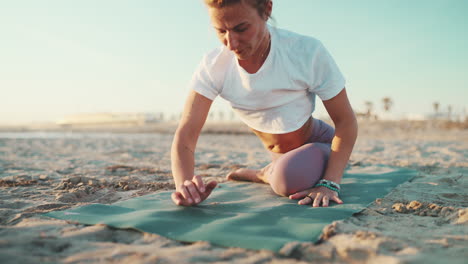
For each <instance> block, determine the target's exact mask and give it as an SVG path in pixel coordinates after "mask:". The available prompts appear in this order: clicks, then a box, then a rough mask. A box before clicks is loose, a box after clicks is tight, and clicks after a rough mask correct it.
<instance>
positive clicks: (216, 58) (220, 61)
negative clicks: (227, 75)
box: [202, 46, 232, 68]
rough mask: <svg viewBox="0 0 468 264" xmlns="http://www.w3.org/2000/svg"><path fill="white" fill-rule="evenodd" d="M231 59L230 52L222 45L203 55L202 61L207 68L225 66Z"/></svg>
mask: <svg viewBox="0 0 468 264" xmlns="http://www.w3.org/2000/svg"><path fill="white" fill-rule="evenodd" d="M231 60H232V53H231V52H229V50H228V49H226V48H225V47H224V46H220V47H217V48H215V49H213V50H211V51H209V52H207V53H205V55H204V56H203V59H202V63H203V64H204V65H205V66H206V67H207V68H213V67H214V68H219V67H223V65H225V66H227V65H228V63H229V62H230V61H231Z"/></svg>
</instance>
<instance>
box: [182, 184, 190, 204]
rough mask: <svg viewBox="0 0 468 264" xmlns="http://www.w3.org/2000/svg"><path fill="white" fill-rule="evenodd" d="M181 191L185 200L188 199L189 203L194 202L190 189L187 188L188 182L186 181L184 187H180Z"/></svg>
mask: <svg viewBox="0 0 468 264" xmlns="http://www.w3.org/2000/svg"><path fill="white" fill-rule="evenodd" d="M180 193H181V194H182V196H183V197H184V200H186V201H187V202H188V203H190V204H191V203H193V199H192V195H191V194H190V191H189V190H188V188H187V185H186V183H185V182H184V183H183V185H182V187H181V188H180Z"/></svg>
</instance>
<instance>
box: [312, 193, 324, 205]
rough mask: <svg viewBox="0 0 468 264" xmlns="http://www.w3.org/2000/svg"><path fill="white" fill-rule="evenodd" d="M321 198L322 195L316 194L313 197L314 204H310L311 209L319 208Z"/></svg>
mask: <svg viewBox="0 0 468 264" xmlns="http://www.w3.org/2000/svg"><path fill="white" fill-rule="evenodd" d="M322 198H323V194H322V193H317V194H316V195H315V199H314V203H313V204H312V206H313V207H319V206H320V202H321V200H322Z"/></svg>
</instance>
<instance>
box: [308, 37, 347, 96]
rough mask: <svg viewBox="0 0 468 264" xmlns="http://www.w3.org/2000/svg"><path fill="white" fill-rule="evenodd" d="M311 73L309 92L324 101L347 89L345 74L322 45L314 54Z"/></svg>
mask: <svg viewBox="0 0 468 264" xmlns="http://www.w3.org/2000/svg"><path fill="white" fill-rule="evenodd" d="M311 71H312V73H311V77H312V80H311V81H310V87H309V91H310V92H312V93H315V94H316V95H318V97H320V99H321V100H323V101H325V100H329V99H331V98H333V97H335V96H336V95H337V94H338V93H339V92H341V90H343V88H344V87H345V79H344V77H343V74H342V73H341V71H340V69H339V68H338V66H337V65H336V63H335V61H334V60H333V58H332V56H331V55H330V53H329V52H328V51H327V50H326V49H325V47H324V46H323V44H322V43H319V46H318V47H317V49H316V50H315V53H314V54H313V58H312V64H311Z"/></svg>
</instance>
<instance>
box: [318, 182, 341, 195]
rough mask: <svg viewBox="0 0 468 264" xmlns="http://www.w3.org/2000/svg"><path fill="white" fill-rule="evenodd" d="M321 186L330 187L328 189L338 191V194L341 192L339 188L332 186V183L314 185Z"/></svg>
mask: <svg viewBox="0 0 468 264" xmlns="http://www.w3.org/2000/svg"><path fill="white" fill-rule="evenodd" d="M320 186H322V187H325V188H328V189H330V190H332V191H335V192H337V193H338V194H340V190H339V189H337V188H333V187H331V186H330V185H327V184H323V183H318V184H315V186H314V187H320Z"/></svg>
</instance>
